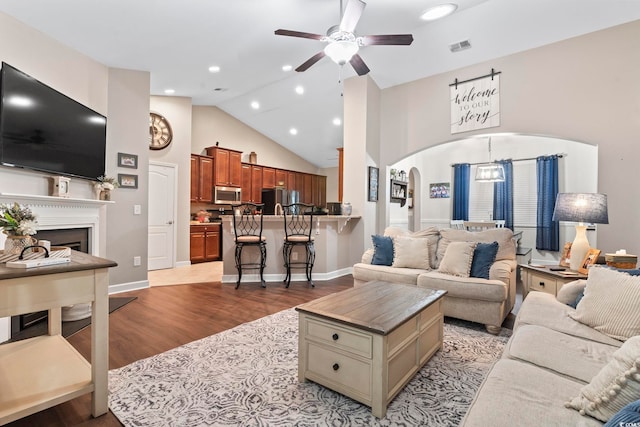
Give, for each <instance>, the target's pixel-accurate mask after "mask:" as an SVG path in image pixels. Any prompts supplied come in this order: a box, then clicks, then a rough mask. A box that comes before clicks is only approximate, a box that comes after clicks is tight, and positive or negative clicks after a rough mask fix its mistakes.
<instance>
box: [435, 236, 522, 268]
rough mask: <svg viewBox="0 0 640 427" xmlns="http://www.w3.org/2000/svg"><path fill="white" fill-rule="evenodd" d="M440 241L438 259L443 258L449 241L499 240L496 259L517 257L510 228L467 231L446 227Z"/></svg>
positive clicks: (479, 241) (483, 241)
mask: <svg viewBox="0 0 640 427" xmlns="http://www.w3.org/2000/svg"><path fill="white" fill-rule="evenodd" d="M440 236H442V238H441V239H440V242H439V243H438V259H439V260H441V259H442V257H443V256H444V253H445V252H446V250H447V244H448V243H449V242H478V243H491V242H498V253H497V254H496V261H500V260H503V259H507V260H515V259H516V244H515V241H514V240H513V232H512V231H511V230H510V229H508V228H491V229H489V230H484V231H467V230H454V229H451V228H444V229H442V230H440Z"/></svg>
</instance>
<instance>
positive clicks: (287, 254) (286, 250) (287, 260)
mask: <svg viewBox="0 0 640 427" xmlns="http://www.w3.org/2000/svg"><path fill="white" fill-rule="evenodd" d="M292 249H293V245H290V244H288V243H285V244H284V247H283V255H284V266H285V267H286V269H287V275H286V276H285V278H284V282H285V283H286V287H287V288H288V287H289V284H290V283H291V250H292Z"/></svg>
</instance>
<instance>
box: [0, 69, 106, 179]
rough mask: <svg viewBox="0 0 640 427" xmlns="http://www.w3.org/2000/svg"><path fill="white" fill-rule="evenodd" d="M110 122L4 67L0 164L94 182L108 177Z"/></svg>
mask: <svg viewBox="0 0 640 427" xmlns="http://www.w3.org/2000/svg"><path fill="white" fill-rule="evenodd" d="M106 133H107V120H106V118H105V117H104V116H102V115H100V114H98V113H97V112H95V111H93V110H92V109H90V108H87V107H86V106H84V105H82V104H80V103H79V102H76V101H74V100H73V99H71V98H69V97H68V96H66V95H64V94H62V93H60V92H58V91H57V90H55V89H53V88H51V87H49V86H47V85H45V84H44V83H41V82H39V81H38V80H36V79H34V78H33V77H30V76H28V75H27V74H25V73H23V72H21V71H19V70H17V69H16V68H14V67H12V66H11V65H9V64H6V63H4V62H3V63H2V70H1V71H0V163H2V165H5V166H14V167H21V168H27V169H33V170H38V171H43V172H50V173H54V174H58V175H66V176H74V177H80V178H86V179H92V180H95V179H96V178H97V177H98V176H100V175H104V171H105V148H106Z"/></svg>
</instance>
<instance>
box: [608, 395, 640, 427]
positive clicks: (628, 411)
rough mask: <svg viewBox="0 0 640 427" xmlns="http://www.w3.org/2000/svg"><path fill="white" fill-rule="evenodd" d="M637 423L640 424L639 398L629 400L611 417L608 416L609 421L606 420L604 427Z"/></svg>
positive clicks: (618, 426) (617, 426)
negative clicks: (632, 400)
mask: <svg viewBox="0 0 640 427" xmlns="http://www.w3.org/2000/svg"><path fill="white" fill-rule="evenodd" d="M637 425H640V400H636V401H635V402H631V403H629V404H628V405H627V406H625V407H624V408H622V409H620V410H619V411H618V412H617V413H615V414H614V415H613V417H611V418H609V421H607V423H606V424H605V425H604V427H614V426H615V427H620V426H629V427H631V426H637Z"/></svg>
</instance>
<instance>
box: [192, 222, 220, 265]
mask: <svg viewBox="0 0 640 427" xmlns="http://www.w3.org/2000/svg"><path fill="white" fill-rule="evenodd" d="M220 236H221V230H220V224H207V225H192V226H191V233H190V239H189V246H190V258H191V263H197V262H207V261H218V260H220V259H221V256H220V255H221V250H220V247H221V244H220Z"/></svg>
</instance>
